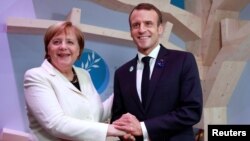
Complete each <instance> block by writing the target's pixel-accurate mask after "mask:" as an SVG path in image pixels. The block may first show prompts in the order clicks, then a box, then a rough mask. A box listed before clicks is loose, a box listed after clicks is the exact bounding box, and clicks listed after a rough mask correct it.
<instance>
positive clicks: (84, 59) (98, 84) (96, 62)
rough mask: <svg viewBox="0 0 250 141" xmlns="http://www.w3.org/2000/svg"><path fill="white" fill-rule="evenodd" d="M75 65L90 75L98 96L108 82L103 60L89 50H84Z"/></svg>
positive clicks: (107, 73)
mask: <svg viewBox="0 0 250 141" xmlns="http://www.w3.org/2000/svg"><path fill="white" fill-rule="evenodd" d="M75 65H76V66H78V67H80V68H83V69H85V70H87V71H88V72H89V73H90V76H91V79H92V81H93V83H94V86H95V88H96V90H97V91H98V93H99V94H101V93H102V92H103V91H104V90H105V89H106V87H107V85H108V82H109V69H108V67H107V64H106V63H105V61H104V60H103V58H102V57H101V56H100V55H98V54H97V53H96V52H94V51H93V50H90V49H86V48H85V49H84V51H83V54H82V56H81V58H80V59H78V60H77V61H76V62H75Z"/></svg>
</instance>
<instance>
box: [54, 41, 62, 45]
mask: <svg viewBox="0 0 250 141" xmlns="http://www.w3.org/2000/svg"><path fill="white" fill-rule="evenodd" d="M52 43H53V44H54V45H58V44H60V43H61V42H60V41H59V40H54V41H53V42H52Z"/></svg>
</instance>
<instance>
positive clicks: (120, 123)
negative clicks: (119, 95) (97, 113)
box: [112, 113, 142, 136]
mask: <svg viewBox="0 0 250 141" xmlns="http://www.w3.org/2000/svg"><path fill="white" fill-rule="evenodd" d="M112 124H113V125H114V127H115V128H116V129H119V130H122V131H125V132H127V133H130V134H131V135H134V136H141V135H142V129H141V124H140V122H139V120H138V119H137V118H136V117H135V116H134V115H132V114H130V113H126V114H124V115H122V116H121V118H120V119H118V120H116V121H114V122H113V123H112Z"/></svg>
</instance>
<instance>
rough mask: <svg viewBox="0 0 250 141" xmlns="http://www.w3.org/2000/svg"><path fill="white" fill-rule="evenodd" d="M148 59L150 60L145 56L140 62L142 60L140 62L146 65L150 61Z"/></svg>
mask: <svg viewBox="0 0 250 141" xmlns="http://www.w3.org/2000/svg"><path fill="white" fill-rule="evenodd" d="M150 59H151V57H149V56H145V57H143V58H142V59H141V60H142V62H143V63H144V64H148V63H149V61H150Z"/></svg>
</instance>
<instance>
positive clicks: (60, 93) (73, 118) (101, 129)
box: [24, 60, 113, 141]
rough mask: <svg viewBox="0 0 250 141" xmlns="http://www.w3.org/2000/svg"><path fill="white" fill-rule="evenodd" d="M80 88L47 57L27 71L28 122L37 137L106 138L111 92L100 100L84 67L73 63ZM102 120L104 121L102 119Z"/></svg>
mask: <svg viewBox="0 0 250 141" xmlns="http://www.w3.org/2000/svg"><path fill="white" fill-rule="evenodd" d="M74 69H75V71H76V74H77V77H78V80H79V84H80V88H81V91H80V90H78V89H77V88H76V87H75V86H74V85H72V83H71V82H70V81H69V80H68V79H66V77H64V76H63V75H62V74H61V73H60V72H59V71H58V70H57V69H56V68H54V67H53V66H52V65H51V64H50V63H49V62H48V61H47V60H44V62H43V63H42V65H41V66H40V67H38V68H33V69H30V70H28V71H26V73H25V75H24V93H25V100H26V105H27V107H26V108H27V111H28V118H29V124H30V125H29V126H30V129H31V130H32V132H33V133H34V135H35V136H34V137H35V138H36V140H39V141H62V140H73V141H105V140H106V135H107V130H108V124H107V123H104V121H106V120H107V119H108V118H109V116H110V114H111V106H112V100H113V99H112V98H113V97H112V96H111V97H110V98H109V99H107V100H106V101H105V102H104V103H102V101H101V99H100V96H99V94H98V93H97V91H96V89H95V87H94V85H93V83H92V80H91V77H90V75H89V73H88V72H87V71H85V70H84V69H82V68H77V67H75V66H74ZM101 122H103V123H101Z"/></svg>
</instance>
